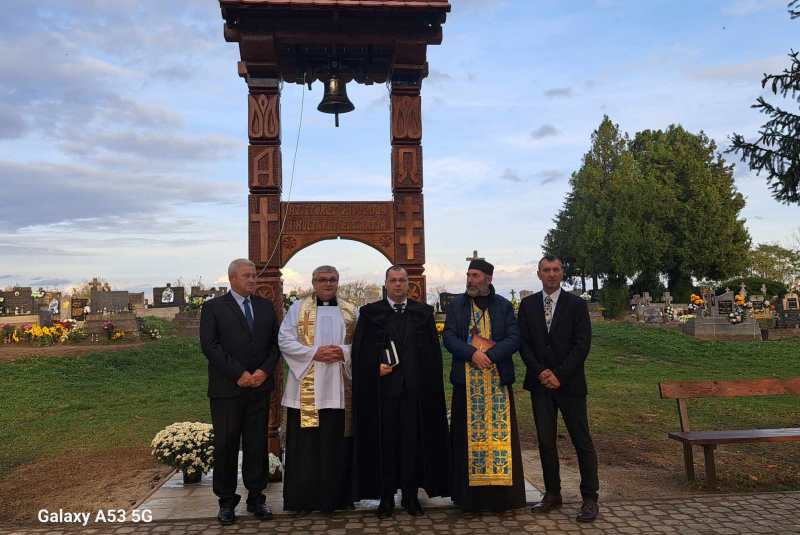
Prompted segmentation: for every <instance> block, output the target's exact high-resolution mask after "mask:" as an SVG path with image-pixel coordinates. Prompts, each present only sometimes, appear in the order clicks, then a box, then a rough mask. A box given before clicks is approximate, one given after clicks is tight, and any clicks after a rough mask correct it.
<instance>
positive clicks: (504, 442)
mask: <svg viewBox="0 0 800 535" xmlns="http://www.w3.org/2000/svg"><path fill="white" fill-rule="evenodd" d="M469 327H470V332H469V337H468V338H467V343H469V342H471V341H472V331H473V329H474V328H477V331H478V334H479V335H481V336H483V337H484V338H487V339H489V340H491V339H492V321H491V318H490V317H489V310H488V309H487V310H486V312H482V311H481V309H479V308H478V307H477V306H476V305H475V302H474V301H473V302H472V320H471V321H470V324H469ZM464 366H465V369H466V370H465V371H466V376H467V424H468V428H467V462H468V470H469V472H468V473H469V486H470V487H484V486H489V485H496V486H511V484H512V479H511V406H510V404H509V403H510V402H509V399H508V390H507V388H506V387H505V386H504V385H501V384H500V375H499V374H498V372H497V366H492V367H491V368H488V369H486V370H479V369H478V368H475V367H474V366H472V364H470V363H469V362H465V363H464Z"/></svg>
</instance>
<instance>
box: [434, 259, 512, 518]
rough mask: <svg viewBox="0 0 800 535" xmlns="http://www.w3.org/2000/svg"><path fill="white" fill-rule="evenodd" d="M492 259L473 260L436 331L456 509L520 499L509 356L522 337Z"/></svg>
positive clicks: (506, 505) (504, 506)
mask: <svg viewBox="0 0 800 535" xmlns="http://www.w3.org/2000/svg"><path fill="white" fill-rule="evenodd" d="M493 273H494V266H493V265H492V264H490V263H489V262H486V261H485V260H480V259H476V260H472V261H471V262H470V264H469V269H468V271H467V291H466V292H465V293H464V294H463V295H459V296H458V297H456V298H455V299H453V301H451V302H450V305H449V306H448V307H447V320H446V321H445V326H444V331H443V333H442V338H443V341H444V345H445V347H446V348H447V349H448V350H449V351H450V353H452V354H453V366H452V369H451V371H450V382H451V383H452V384H453V401H452V404H451V412H452V415H451V423H450V441H451V444H452V457H453V476H452V477H453V479H452V484H451V486H450V492H451V496H452V497H453V502H454V503H455V504H456V506H458V507H459V508H460V509H462V510H463V511H478V510H489V511H495V512H499V511H506V510H509V509H519V508H521V507H524V506H525V479H524V476H523V471H522V453H521V451H520V445H519V434H518V432H517V417H516V412H515V409H514V392H513V390H512V389H511V385H512V384H513V383H514V363H513V361H512V360H511V357H512V355H513V354H514V353H516V352H517V350H518V349H519V346H520V342H521V338H520V333H519V327H518V326H517V322H516V318H515V317H514V307H513V305H512V304H511V303H510V302H509V301H508V300H507V299H505V298H503V297H500V296H499V295H497V294H496V293H495V290H494V286H492V274H493Z"/></svg>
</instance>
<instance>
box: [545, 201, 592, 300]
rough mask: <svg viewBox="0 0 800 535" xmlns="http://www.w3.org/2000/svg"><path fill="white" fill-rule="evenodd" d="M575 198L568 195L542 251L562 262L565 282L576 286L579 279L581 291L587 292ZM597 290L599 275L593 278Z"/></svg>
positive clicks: (548, 233) (546, 237)
mask: <svg viewBox="0 0 800 535" xmlns="http://www.w3.org/2000/svg"><path fill="white" fill-rule="evenodd" d="M574 199H575V196H574V195H573V193H572V192H570V193H568V194H567V199H566V200H565V201H564V207H563V208H562V209H561V210H559V212H558V214H557V215H556V217H555V218H554V219H553V223H555V224H556V226H555V227H554V228H552V229H550V230H549V231H548V232H547V234H546V235H545V237H544V244H543V245H542V250H543V252H544V254H546V255H554V256H557V257H558V258H559V259H560V260H561V265H562V267H563V268H564V281H565V282H567V283H568V284H573V285H574V284H575V281H576V280H577V279H580V281H581V290H582V291H584V292H585V291H586V276H587V273H586V271H585V270H584V269H583V267H582V266H581V265H580V264H579V260H578V252H579V250H578V245H577V244H578V240H577V238H578V237H579V234H580V232H581V229H580V228H579V227H578V226H577V224H576V223H577V222H576V218H575V213H574V206H573V202H574ZM593 279H594V281H595V286H594V287H595V289H597V275H596V274H595V275H594V277H593Z"/></svg>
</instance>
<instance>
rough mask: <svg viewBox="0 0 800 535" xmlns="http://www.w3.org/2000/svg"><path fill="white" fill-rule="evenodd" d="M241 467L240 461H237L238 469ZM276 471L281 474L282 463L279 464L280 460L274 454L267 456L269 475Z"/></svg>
mask: <svg viewBox="0 0 800 535" xmlns="http://www.w3.org/2000/svg"><path fill="white" fill-rule="evenodd" d="M241 467H242V460H241V459H239V468H241ZM276 470H278V471H280V472H283V463H282V462H281V460H280V459H278V456H277V455H275V454H274V453H270V454H269V474H270V475H273V474H275V471H276Z"/></svg>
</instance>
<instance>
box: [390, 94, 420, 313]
mask: <svg viewBox="0 0 800 535" xmlns="http://www.w3.org/2000/svg"><path fill="white" fill-rule="evenodd" d="M391 108H392V109H391V116H392V117H391V136H392V193H393V194H394V216H395V263H396V264H400V265H402V266H403V267H405V268H406V271H408V280H409V291H408V296H409V297H410V298H411V299H414V300H415V301H419V302H421V303H425V302H427V290H426V288H425V276H424V275H423V272H424V271H425V268H424V267H423V264H424V263H425V223H424V222H425V217H424V206H423V200H422V97H420V86H419V84H418V83H416V84H395V83H393V84H392V88H391Z"/></svg>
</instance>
